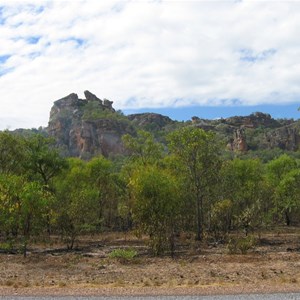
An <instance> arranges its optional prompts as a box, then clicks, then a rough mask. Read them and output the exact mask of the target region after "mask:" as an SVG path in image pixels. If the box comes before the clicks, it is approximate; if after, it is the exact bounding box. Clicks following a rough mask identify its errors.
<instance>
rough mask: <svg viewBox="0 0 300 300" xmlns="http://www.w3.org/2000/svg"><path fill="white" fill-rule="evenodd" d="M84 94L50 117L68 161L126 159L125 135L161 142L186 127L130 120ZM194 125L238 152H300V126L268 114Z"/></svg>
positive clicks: (145, 117) (59, 105)
mask: <svg viewBox="0 0 300 300" xmlns="http://www.w3.org/2000/svg"><path fill="white" fill-rule="evenodd" d="M84 95H85V98H84V99H80V98H79V97H78V95H77V94H74V93H72V94H70V95H68V96H66V97H64V98H62V99H59V100H57V101H55V102H54V105H53V107H52V109H51V112H50V119H49V126H48V128H47V129H46V130H47V132H48V134H49V135H50V136H52V137H54V138H55V140H56V142H57V145H58V146H59V148H60V149H61V151H62V152H63V153H65V155H66V156H77V157H81V158H85V159H88V158H90V157H92V156H95V155H99V154H102V155H104V156H106V157H108V156H114V155H118V154H124V153H125V149H124V147H123V143H122V136H123V135H124V134H127V133H129V134H131V135H135V134H136V131H137V130H138V129H143V130H147V131H151V132H152V133H153V134H154V136H156V137H157V139H158V140H159V138H161V136H163V135H162V132H163V131H164V130H165V131H166V132H170V131H172V130H174V129H178V128H179V127H180V126H181V125H180V124H181V123H178V122H176V121H173V120H172V119H170V118H169V117H167V116H163V115H160V114H156V113H142V114H132V115H129V116H127V117H126V116H124V115H123V114H122V113H120V112H116V111H115V109H114V108H113V106H112V105H113V102H112V101H110V100H108V99H103V100H101V99H99V98H98V97H97V96H96V95H94V94H93V93H91V92H89V91H85V92H84ZM188 125H190V126H195V127H198V128H202V129H204V130H211V131H214V132H216V133H217V134H218V135H219V137H220V139H221V140H222V141H224V142H225V143H227V149H229V150H230V151H233V152H241V153H244V152H246V151H248V150H253V151H255V150H259V149H273V148H280V149H283V150H289V151H296V150H299V148H300V147H299V145H300V121H297V122H296V121H294V120H284V119H282V120H275V119H273V118H272V117H271V116H270V115H269V114H265V113H260V112H256V113H253V114H251V115H249V116H241V117H239V116H236V117H231V118H225V119H224V118H222V119H217V120H207V119H200V118H198V117H197V116H194V117H192V119H191V121H187V122H185V123H184V124H182V126H188ZM163 140H164V139H162V141H163Z"/></svg>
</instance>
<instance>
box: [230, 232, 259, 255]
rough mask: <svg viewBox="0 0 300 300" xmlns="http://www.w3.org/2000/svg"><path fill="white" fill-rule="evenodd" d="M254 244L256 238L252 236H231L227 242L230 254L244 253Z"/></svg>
mask: <svg viewBox="0 0 300 300" xmlns="http://www.w3.org/2000/svg"><path fill="white" fill-rule="evenodd" d="M255 245H256V239H255V238H254V237H253V236H246V237H237V238H231V239H230V240H229V243H228V244H227V249H228V251H229V253H230V254H238V253H241V254H246V253H247V252H248V250H250V249H252V248H253V247H255Z"/></svg>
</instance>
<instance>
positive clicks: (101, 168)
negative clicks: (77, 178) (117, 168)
mask: <svg viewBox="0 0 300 300" xmlns="http://www.w3.org/2000/svg"><path fill="white" fill-rule="evenodd" d="M86 167H87V172H88V176H89V178H90V182H91V184H92V186H93V189H95V190H97V191H98V210H97V211H98V230H100V228H101V226H103V225H104V226H105V227H107V228H112V227H113V226H114V225H115V223H116V218H117V214H118V212H117V211H118V199H119V196H120V193H121V191H120V186H119V176H118V174H116V173H115V172H113V164H112V162H111V161H110V160H108V159H106V158H105V157H103V156H99V157H94V158H93V159H92V160H91V161H89V162H88V163H87V165H86Z"/></svg>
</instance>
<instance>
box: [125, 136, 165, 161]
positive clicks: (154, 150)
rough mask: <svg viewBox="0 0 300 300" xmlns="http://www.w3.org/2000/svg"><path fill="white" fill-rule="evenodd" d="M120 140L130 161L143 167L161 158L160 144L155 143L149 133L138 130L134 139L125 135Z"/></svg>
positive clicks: (161, 149)
mask: <svg viewBox="0 0 300 300" xmlns="http://www.w3.org/2000/svg"><path fill="white" fill-rule="evenodd" d="M122 140H123V143H124V145H125V147H126V148H127V149H128V150H129V152H130V157H131V159H132V161H138V162H139V163H142V164H143V165H147V164H155V163H157V161H158V160H159V159H161V158H162V156H163V146H162V144H160V143H158V142H156V141H155V140H154V137H153V135H152V134H151V133H150V132H147V131H143V130H139V131H138V132H137V136H136V137H133V136H131V135H129V134H125V135H124V136H123V138H122Z"/></svg>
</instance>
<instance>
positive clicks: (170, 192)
mask: <svg viewBox="0 0 300 300" xmlns="http://www.w3.org/2000/svg"><path fill="white" fill-rule="evenodd" d="M129 187H130V190H131V195H132V197H133V220H134V222H135V224H136V226H137V228H138V231H139V232H140V233H143V234H148V235H149V237H150V247H151V249H152V250H153V253H154V254H155V255H158V254H161V253H163V252H164V251H165V250H170V251H171V254H172V255H173V254H174V250H175V240H174V238H175V230H176V228H177V226H176V220H177V218H178V216H179V207H180V201H181V197H180V191H179V190H178V183H177V181H176V178H174V177H173V176H172V175H170V174H169V173H168V172H167V171H165V170H161V169H159V168H157V167H155V166H152V167H144V168H140V169H139V170H137V171H136V172H135V173H134V175H133V176H132V178H131V180H130V183H129Z"/></svg>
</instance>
